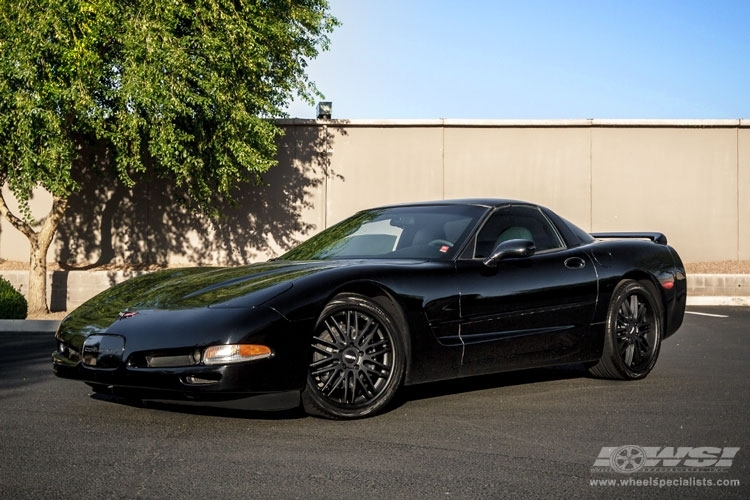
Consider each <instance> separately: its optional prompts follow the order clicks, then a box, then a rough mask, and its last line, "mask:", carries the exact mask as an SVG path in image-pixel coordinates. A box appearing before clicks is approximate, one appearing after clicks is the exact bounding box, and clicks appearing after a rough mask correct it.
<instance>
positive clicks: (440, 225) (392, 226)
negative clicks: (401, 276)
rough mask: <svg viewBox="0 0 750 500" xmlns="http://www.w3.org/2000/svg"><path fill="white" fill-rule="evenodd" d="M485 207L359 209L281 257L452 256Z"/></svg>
mask: <svg viewBox="0 0 750 500" xmlns="http://www.w3.org/2000/svg"><path fill="white" fill-rule="evenodd" d="M485 211H486V208H484V207H479V206H465V205H434V206H431V205H427V206H405V207H392V208H380V209H374V210H367V211H363V212H359V213H357V214H356V215H354V216H353V217H350V218H348V219H346V220H344V221H342V222H340V223H338V224H336V225H334V226H332V227H330V228H328V229H326V230H325V231H322V232H321V233H319V234H317V235H316V236H314V237H312V238H310V239H309V240H308V241H306V242H304V243H302V244H301V245H299V246H298V247H296V248H294V249H293V250H291V251H289V252H287V253H286V254H284V255H282V256H281V257H279V260H332V259H450V258H452V257H453V255H455V253H456V252H457V251H458V249H459V248H460V247H461V246H462V244H463V242H464V241H465V240H466V238H467V237H468V235H469V234H470V233H471V231H472V229H473V228H474V227H475V226H476V224H477V222H478V221H479V219H480V218H481V216H482V215H483V214H484V213H485Z"/></svg>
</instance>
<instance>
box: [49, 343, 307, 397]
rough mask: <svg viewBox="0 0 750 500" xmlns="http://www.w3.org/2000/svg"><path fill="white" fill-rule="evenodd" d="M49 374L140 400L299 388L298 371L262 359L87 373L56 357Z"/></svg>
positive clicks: (80, 365) (122, 367) (121, 367)
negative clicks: (52, 373) (218, 364)
mask: <svg viewBox="0 0 750 500" xmlns="http://www.w3.org/2000/svg"><path fill="white" fill-rule="evenodd" d="M52 369H53V371H54V373H55V374H56V375H57V376H58V377H61V378H67V379H73V380H80V381H82V382H86V383H88V384H89V385H93V386H95V387H97V388H100V389H103V388H108V389H109V390H110V391H111V392H113V393H115V394H118V393H119V394H122V395H128V396H132V397H137V398H139V399H165V400H182V401H205V402H220V401H232V400H237V399H243V398H247V397H250V396H255V395H262V394H272V393H283V392H297V393H299V391H301V390H302V389H303V387H304V377H302V376H300V375H299V374H298V373H296V372H299V370H290V369H288V368H287V367H283V366H281V363H279V362H278V359H264V360H259V361H250V362H246V363H237V364H231V365H220V366H202V365H199V366H185V367H170V368H139V367H132V366H128V365H127V364H126V363H123V364H121V365H119V366H117V367H116V368H110V369H104V368H91V367H88V366H85V365H84V364H83V363H82V362H80V361H72V360H70V359H69V358H67V357H65V356H64V355H62V354H61V353H59V352H55V353H53V355H52Z"/></svg>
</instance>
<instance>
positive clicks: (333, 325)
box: [302, 293, 406, 419]
mask: <svg viewBox="0 0 750 500" xmlns="http://www.w3.org/2000/svg"><path fill="white" fill-rule="evenodd" d="M397 325H398V322H397V320H396V319H395V317H394V315H392V314H391V313H390V312H389V311H388V309H387V308H386V307H384V306H382V305H381V304H379V303H378V302H376V301H375V300H373V299H370V298H368V297H365V296H363V295H359V294H353V293H343V294H339V295H337V296H336V297H334V298H333V299H332V300H331V301H330V302H329V303H328V304H327V305H326V307H325V308H324V309H323V312H322V313H321V314H320V317H319V318H318V322H317V325H316V327H315V332H314V334H313V338H312V355H311V356H312V359H311V360H310V366H309V370H308V374H307V385H306V387H305V390H304V391H302V406H303V408H304V409H305V411H306V412H307V413H308V414H310V415H316V416H320V417H325V418H332V419H353V418H361V417H366V416H370V415H374V414H375V413H377V412H379V411H381V410H383V409H384V408H385V407H387V406H388V404H389V403H390V402H391V401H392V400H393V397H394V396H395V395H396V392H397V391H398V389H399V387H400V386H401V382H402V380H403V376H404V366H405V364H406V348H405V346H404V339H403V337H402V332H401V331H400V330H399V328H398V327H397Z"/></svg>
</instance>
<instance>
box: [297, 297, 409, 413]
mask: <svg viewBox="0 0 750 500" xmlns="http://www.w3.org/2000/svg"><path fill="white" fill-rule="evenodd" d="M347 309H348V310H354V311H359V312H364V313H366V314H368V315H371V316H372V317H374V318H375V319H377V320H378V321H379V322H380V324H381V326H382V328H383V329H384V330H385V331H386V333H387V335H388V337H389V338H390V340H391V345H392V353H393V370H392V371H391V374H390V377H389V379H388V381H387V382H386V386H385V387H384V388H383V390H382V391H381V392H380V394H379V395H378V396H377V398H376V399H375V400H374V401H372V402H370V403H368V404H366V405H363V406H356V407H353V408H351V407H347V406H346V405H342V404H338V403H336V402H334V401H331V400H329V399H328V398H326V397H325V396H324V395H322V394H321V393H320V391H319V390H318V389H317V387H316V382H315V380H314V378H313V376H312V374H311V373H310V370H309V367H308V373H307V383H306V386H305V389H304V391H303V392H302V402H303V406H304V407H305V410H306V411H307V412H308V413H312V414H317V415H320V416H324V417H328V418H337V419H353V418H362V417H367V416H370V415H374V414H376V413H378V412H379V411H381V410H382V409H383V408H385V407H387V406H388V404H390V403H391V402H392V401H393V398H394V396H395V394H396V392H397V391H398V389H399V387H400V386H401V382H402V381H403V377H404V371H405V364H406V347H405V342H404V338H403V335H402V334H401V332H400V330H399V328H398V322H397V321H396V319H395V318H394V315H393V314H391V313H390V312H389V311H388V308H387V307H384V306H383V305H381V304H380V303H379V302H378V301H376V300H375V299H371V298H368V297H366V296H364V295H359V294H354V293H345V294H339V295H337V296H335V297H334V298H333V299H332V300H331V301H330V302H329V303H328V304H327V305H326V306H325V308H323V311H322V312H321V313H320V316H319V317H318V320H317V321H316V322H315V329H314V331H313V335H315V334H317V332H318V331H319V328H320V325H321V322H322V321H323V320H324V319H325V318H327V317H329V316H331V315H332V314H335V313H337V312H340V311H343V310H347ZM311 340H312V337H311ZM311 357H312V350H311V353H310V355H309V357H308V361H310V359H311Z"/></svg>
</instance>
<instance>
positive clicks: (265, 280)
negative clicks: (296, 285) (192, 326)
mask: <svg viewBox="0 0 750 500" xmlns="http://www.w3.org/2000/svg"><path fill="white" fill-rule="evenodd" d="M331 267H335V265H334V264H332V263H330V262H266V263H259V264H251V265H248V266H242V267H232V268H205V267H203V268H200V267H198V268H184V269H168V270H164V271H157V272H154V273H150V274H147V275H144V276H140V277H137V278H133V279H131V280H128V281H126V282H124V283H121V284H119V285H116V286H114V287H112V288H110V289H108V290H106V291H104V292H102V293H101V294H99V295H97V296H96V297H94V298H93V299H91V300H89V301H88V302H86V303H85V304H83V305H82V306H80V307H79V309H77V310H76V312H79V310H86V309H92V308H93V309H96V310H97V311H101V309H102V308H103V307H105V306H106V307H110V306H114V307H115V308H117V309H118V312H125V311H128V310H138V309H170V310H173V309H190V308H199V307H211V306H218V307H222V306H227V307H231V306H232V302H233V301H235V300H236V299H238V298H244V299H246V300H243V305H244V306H249V307H252V306H257V305H260V304H262V303H264V302H266V301H268V300H269V299H271V298H273V297H275V296H276V295H278V294H280V293H282V292H284V291H286V290H288V289H289V288H291V287H292V282H293V281H294V280H295V279H297V278H300V277H303V276H306V275H309V274H312V273H315V272H319V271H321V270H324V269H327V268H331ZM80 312H84V311H80Z"/></svg>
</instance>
